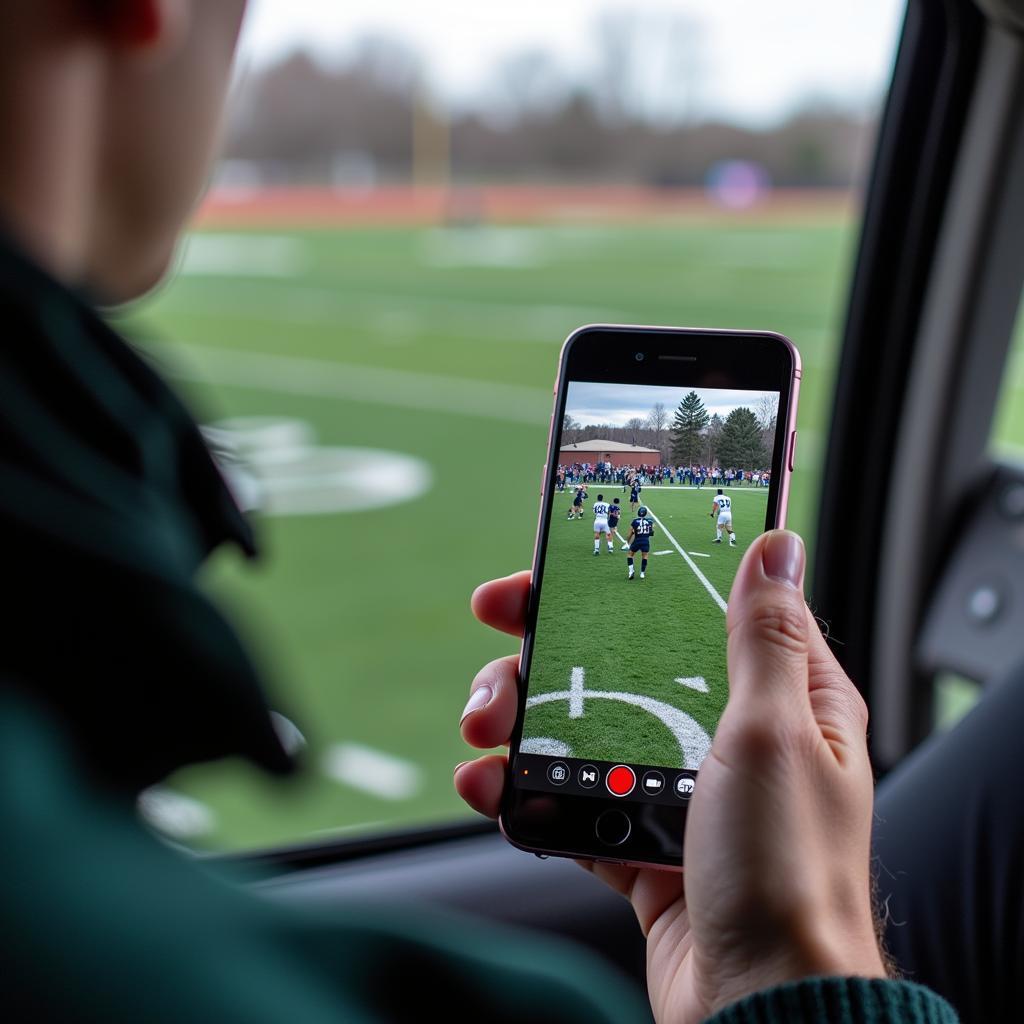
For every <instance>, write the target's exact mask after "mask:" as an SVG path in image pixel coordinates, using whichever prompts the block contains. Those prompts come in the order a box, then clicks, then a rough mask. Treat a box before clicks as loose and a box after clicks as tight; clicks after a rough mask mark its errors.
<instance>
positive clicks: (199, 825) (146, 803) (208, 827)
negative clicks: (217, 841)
mask: <svg viewBox="0 0 1024 1024" xmlns="http://www.w3.org/2000/svg"><path fill="white" fill-rule="evenodd" d="M138 808H139V813H140V814H141V815H142V817H143V818H145V819H146V821H148V822H149V823H150V825H152V826H153V827H154V828H155V829H158V830H159V831H161V832H163V833H164V835H168V836H170V837H171V838H172V839H196V838H198V837H199V836H205V835H208V834H209V833H210V832H212V831H213V829H214V827H215V825H216V824H217V816H216V815H215V814H214V813H213V811H212V810H211V809H210V808H209V807H207V806H206V804H204V803H203V802H202V801H200V800H196V798H195V797H191V796H185V794H184V793H179V792H178V791H177V790H175V789H171V788H170V787H169V786H150V787H149V789H144V790H143V791H142V792H141V793H140V794H139V799H138Z"/></svg>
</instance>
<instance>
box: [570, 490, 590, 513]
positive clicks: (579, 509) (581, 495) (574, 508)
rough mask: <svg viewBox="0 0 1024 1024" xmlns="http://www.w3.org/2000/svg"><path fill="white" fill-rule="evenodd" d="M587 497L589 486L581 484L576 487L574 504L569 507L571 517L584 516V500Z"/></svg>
mask: <svg viewBox="0 0 1024 1024" xmlns="http://www.w3.org/2000/svg"><path fill="white" fill-rule="evenodd" d="M586 497H587V488H586V486H585V485H584V484H580V486H579V487H577V488H576V493H575V495H573V499H572V505H571V506H570V507H569V516H568V518H569V519H582V518H583V502H584V500H585V499H586Z"/></svg>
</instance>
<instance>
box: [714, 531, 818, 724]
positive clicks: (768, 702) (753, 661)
mask: <svg viewBox="0 0 1024 1024" xmlns="http://www.w3.org/2000/svg"><path fill="white" fill-rule="evenodd" d="M805 565H806V555H805V552H804V544H803V541H802V540H801V539H800V537H799V536H798V535H797V534H795V533H790V532H789V531H787V530H773V531H771V532H769V533H766V534H764V536H762V537H759V538H758V539H757V540H755V541H754V543H753V544H751V546H750V548H749V549H748V550H747V553H746V555H745V556H744V558H743V561H742V563H741V564H740V568H739V571H738V572H737V574H736V579H735V581H734V582H733V585H732V591H731V593H730V594H729V611H728V616H727V628H728V632H729V705H730V710H731V711H732V715H731V716H730V717H732V718H735V717H737V716H739V717H742V718H743V719H747V720H750V721H754V722H760V723H761V724H762V725H764V726H766V727H771V725H772V724H773V723H775V722H778V721H781V720H786V719H788V720H791V721H792V720H793V717H794V715H796V716H804V717H807V718H809V717H810V701H809V697H808V669H807V663H808V652H809V649H810V627H809V616H808V614H807V606H806V604H805V602H804V595H803V589H802V588H803V579H804V567H805Z"/></svg>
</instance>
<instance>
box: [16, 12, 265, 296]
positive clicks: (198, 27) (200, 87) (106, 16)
mask: <svg viewBox="0 0 1024 1024" xmlns="http://www.w3.org/2000/svg"><path fill="white" fill-rule="evenodd" d="M245 6H246V0H4V3H3V4H2V5H0V225H2V227H3V228H4V229H6V230H10V231H12V232H13V234H14V237H15V238H16V240H17V241H18V242H19V243H21V244H22V245H24V247H25V248H26V249H27V250H28V251H29V253H30V254H31V255H32V256H33V257H35V258H36V259H38V260H39V261H40V262H41V263H43V264H44V266H46V267H47V269H49V270H50V271H51V272H53V273H56V274H57V275H58V276H59V277H61V278H62V279H64V280H66V281H68V283H71V284H76V285H80V286H85V287H87V288H89V289H90V290H91V291H92V292H93V293H94V294H96V295H97V296H98V297H99V298H100V299H101V300H103V301H109V302H118V301H123V300H126V299H129V298H133V297H135V296H137V295H139V294H141V293H143V292H145V291H146V290H147V289H149V288H151V287H152V286H153V285H154V284H156V283H157V282H158V281H159V280H160V278H161V277H162V276H163V274H164V273H165V271H166V270H167V268H168V266H169V265H170V263H171V260H172V258H173V255H174V250H175V245H176V242H177V239H178V236H179V234H180V232H181V230H182V228H183V226H184V224H185V222H186V220H187V219H188V217H189V214H190V213H191V211H192V209H193V207H194V205H195V203H196V200H197V198H198V196H199V194H200V192H201V190H202V187H203V185H204V183H205V181H206V179H207V175H208V173H209V169H210V164H211V161H212V157H213V154H214V151H215V146H216V141H217V135H218V127H219V124H220V120H221V110H222V107H223V103H224V99H225V96H226V93H227V88H228V84H229V81H230V75H231V64H232V59H233V56H234V51H235V44H236V42H237V39H238V31H239V27H240V25H241V21H242V15H243V13H244V11H245Z"/></svg>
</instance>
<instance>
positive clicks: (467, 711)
mask: <svg viewBox="0 0 1024 1024" xmlns="http://www.w3.org/2000/svg"><path fill="white" fill-rule="evenodd" d="M493 696H494V691H493V690H491V688H490V687H489V686H478V687H477V688H476V689H475V690H474V691H473V692H472V693H471V694H470V695H469V701H468V702H467V704H466V706H465V707H464V708H463V709H462V717H461V718H460V719H459V724H460V725H461V724H462V723H463V722H464V721H465V720H466V715H471V714H472V713H473V712H474V711H479V710H480V709H481V708H482V707H484V705H486V704H489V703H490V700H491V698H492V697H493Z"/></svg>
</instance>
